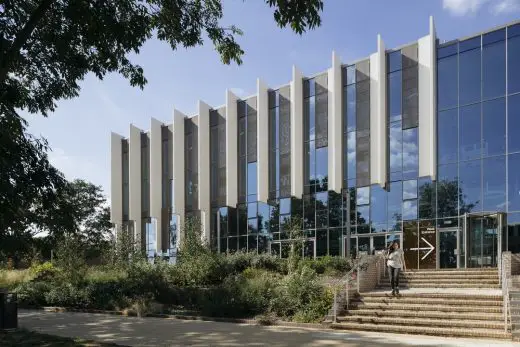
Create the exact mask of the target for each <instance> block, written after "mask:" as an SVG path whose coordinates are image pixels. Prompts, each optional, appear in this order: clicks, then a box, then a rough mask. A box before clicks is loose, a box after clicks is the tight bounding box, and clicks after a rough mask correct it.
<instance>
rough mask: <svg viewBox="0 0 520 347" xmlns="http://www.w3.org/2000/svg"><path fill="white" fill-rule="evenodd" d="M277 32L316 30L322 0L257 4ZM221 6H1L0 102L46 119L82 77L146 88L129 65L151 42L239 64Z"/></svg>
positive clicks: (176, 2) (190, 1)
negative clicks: (270, 11)
mask: <svg viewBox="0 0 520 347" xmlns="http://www.w3.org/2000/svg"><path fill="white" fill-rule="evenodd" d="M264 1H265V2H266V4H267V5H269V6H270V7H272V8H274V9H275V11H274V19H275V21H276V22H277V23H278V25H279V26H280V27H286V26H287V25H289V26H290V27H291V28H292V29H293V30H294V31H295V32H296V33H299V34H301V33H303V32H305V31H306V30H307V29H312V28H314V27H316V26H318V25H320V23H321V20H320V16H319V14H320V11H321V10H322V9H323V1H322V0H301V1H289V0H264ZM222 17H223V8H222V3H221V0H146V1H144V0H112V1H104V0H41V1H32V0H18V1H12V0H7V1H5V2H3V4H2V6H1V7H0V32H1V33H2V37H1V38H0V40H1V41H0V99H1V100H2V103H6V104H7V105H8V106H10V108H13V109H27V110H28V111H29V112H31V113H36V112H39V113H42V114H43V115H47V113H48V112H49V111H53V110H54V108H55V106H56V105H55V101H56V100H59V99H62V98H72V97H75V96H78V94H79V91H80V87H79V85H78V82H79V81H80V80H82V79H83V78H84V77H85V75H86V74H87V73H89V72H92V73H94V74H95V75H96V76H97V77H98V78H100V79H103V77H104V76H105V75H106V74H107V73H110V72H117V73H119V74H121V75H123V76H124V77H125V78H127V79H128V80H129V81H130V84H131V85H132V86H139V87H141V88H142V87H143V86H144V85H145V84H146V78H145V77H144V72H143V69H142V68H141V67H140V66H138V65H135V64H132V62H131V61H130V59H129V55H130V54H131V53H133V52H135V53H139V50H140V48H141V46H142V45H143V44H144V43H145V42H146V41H147V40H148V39H150V38H151V37H152V36H156V37H157V39H159V40H161V41H166V42H167V43H168V44H169V45H170V46H171V48H172V49H173V50H175V49H177V48H178V47H179V46H183V47H194V46H198V45H201V44H203V42H204V39H209V41H211V42H212V43H213V45H214V47H215V50H216V51H217V52H218V53H219V54H220V57H221V60H222V62H223V63H224V64H229V63H230V62H232V61H234V62H236V63H238V64H240V63H241V62H242V60H241V59H242V58H241V57H242V55H243V54H244V52H243V50H242V49H241V48H240V45H239V44H238V43H237V41H236V36H239V35H241V34H242V32H241V31H240V29H239V28H237V27H235V26H234V25H231V26H224V25H222V24H221V21H222Z"/></svg>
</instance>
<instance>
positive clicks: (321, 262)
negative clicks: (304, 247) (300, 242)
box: [299, 256, 352, 276]
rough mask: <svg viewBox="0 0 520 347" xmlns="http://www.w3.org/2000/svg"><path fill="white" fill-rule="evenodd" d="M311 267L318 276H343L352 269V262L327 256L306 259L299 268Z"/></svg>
mask: <svg viewBox="0 0 520 347" xmlns="http://www.w3.org/2000/svg"><path fill="white" fill-rule="evenodd" d="M304 266H307V267H310V268H311V269H313V270H314V271H316V273H317V274H320V275H321V274H327V275H336V276H338V275H342V274H346V273H347V272H348V271H350V269H351V268H352V261H351V260H350V259H346V258H342V257H331V256H325V257H322V258H318V259H305V260H302V261H301V262H300V265H299V267H300V268H302V267H304Z"/></svg>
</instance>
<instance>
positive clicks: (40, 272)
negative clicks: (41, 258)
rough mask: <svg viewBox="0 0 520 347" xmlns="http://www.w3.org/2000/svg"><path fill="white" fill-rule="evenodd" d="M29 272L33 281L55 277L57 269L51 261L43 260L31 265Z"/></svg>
mask: <svg viewBox="0 0 520 347" xmlns="http://www.w3.org/2000/svg"><path fill="white" fill-rule="evenodd" d="M29 272H30V273H31V275H32V276H33V278H34V280H35V281H49V280H52V279H54V278H55V277H56V275H57V274H58V269H57V268H56V267H55V266H54V265H53V264H52V263H51V262H45V263H43V264H39V265H33V266H31V267H30V268H29Z"/></svg>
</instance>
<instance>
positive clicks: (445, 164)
mask: <svg viewBox="0 0 520 347" xmlns="http://www.w3.org/2000/svg"><path fill="white" fill-rule="evenodd" d="M437 56H438V62H437V67H438V102H437V108H438V134H439V135H438V136H439V137H438V164H439V166H438V172H439V181H438V182H439V183H438V187H437V200H438V201H437V206H438V207H437V217H438V218H439V221H438V224H441V223H443V221H442V220H440V218H444V217H461V216H463V215H464V214H466V213H484V214H485V213H494V212H507V213H508V215H507V221H508V224H509V236H510V238H511V240H510V242H509V249H511V250H514V249H516V248H515V247H518V245H517V244H516V241H514V240H517V239H515V237H516V236H515V235H516V234H515V233H516V232H517V231H516V230H517V220H518V216H517V213H518V211H520V205H519V204H518V202H519V198H518V197H519V193H518V192H519V191H520V190H519V187H520V185H519V181H520V171H519V169H520V167H519V165H518V164H519V161H518V155H519V154H518V153H519V152H520V145H519V144H520V140H519V137H518V136H515V129H516V128H517V127H518V126H520V94H519V93H520V84H519V82H518V81H519V78H520V25H514V26H510V27H507V28H503V29H500V30H496V31H493V32H489V33H485V34H483V35H479V36H477V37H473V38H470V39H467V40H464V41H460V42H453V43H448V44H445V45H443V46H440V47H439V48H438V51H437ZM452 224H454V223H452ZM498 232H500V231H498ZM511 241H513V242H511Z"/></svg>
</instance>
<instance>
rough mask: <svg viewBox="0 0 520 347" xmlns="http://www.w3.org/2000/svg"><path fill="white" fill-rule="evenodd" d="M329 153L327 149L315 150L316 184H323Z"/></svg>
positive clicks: (326, 173) (325, 178) (326, 175)
mask: <svg viewBox="0 0 520 347" xmlns="http://www.w3.org/2000/svg"><path fill="white" fill-rule="evenodd" d="M328 163H329V152H328V148H327V147H321V148H318V149H316V180H317V182H316V183H319V184H322V185H323V184H324V183H325V182H326V181H327V177H328V171H329V164H328Z"/></svg>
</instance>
